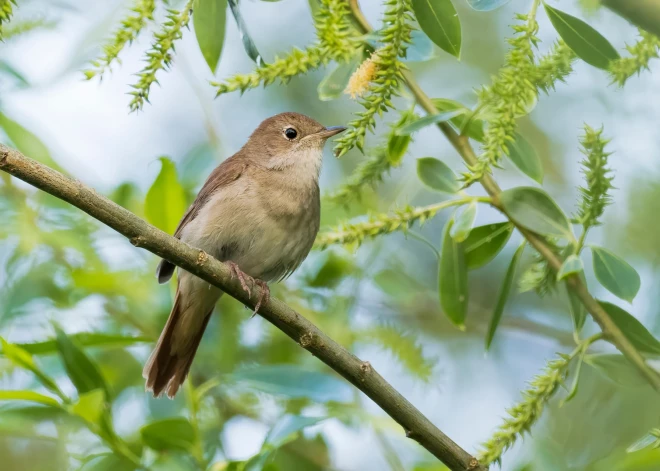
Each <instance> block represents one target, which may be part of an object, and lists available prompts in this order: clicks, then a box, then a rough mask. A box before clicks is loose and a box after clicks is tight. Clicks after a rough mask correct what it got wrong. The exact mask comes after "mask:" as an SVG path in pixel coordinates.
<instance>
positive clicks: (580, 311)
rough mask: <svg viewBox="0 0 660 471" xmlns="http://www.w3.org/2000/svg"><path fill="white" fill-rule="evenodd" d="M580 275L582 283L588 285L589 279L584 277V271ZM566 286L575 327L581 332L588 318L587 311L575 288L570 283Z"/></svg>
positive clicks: (577, 331)
mask: <svg viewBox="0 0 660 471" xmlns="http://www.w3.org/2000/svg"><path fill="white" fill-rule="evenodd" d="M579 276H580V279H581V280H582V283H584V286H587V280H586V279H585V277H584V272H582V273H580V275H579ZM565 288H566V294H567V296H568V303H569V308H570V311H571V319H572V320H573V329H574V330H575V332H576V333H580V331H581V330H582V327H583V326H584V322H585V321H586V320H587V311H586V309H585V308H584V304H582V301H580V298H579V297H578V295H577V294H575V293H574V292H573V290H571V289H569V287H568V285H567V286H566V287H565Z"/></svg>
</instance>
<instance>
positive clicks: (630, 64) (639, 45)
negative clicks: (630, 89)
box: [610, 30, 660, 87]
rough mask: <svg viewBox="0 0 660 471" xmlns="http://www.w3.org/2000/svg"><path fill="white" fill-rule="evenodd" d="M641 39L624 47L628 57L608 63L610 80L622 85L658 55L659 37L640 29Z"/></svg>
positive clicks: (647, 66)
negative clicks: (628, 54)
mask: <svg viewBox="0 0 660 471" xmlns="http://www.w3.org/2000/svg"><path fill="white" fill-rule="evenodd" d="M639 35H640V36H641V39H640V40H639V41H637V42H636V43H635V44H633V45H632V46H627V47H626V49H627V50H628V52H629V53H630V57H621V58H619V59H616V60H614V61H612V62H611V63H610V74H611V76H612V82H614V83H616V84H618V85H619V86H621V87H622V86H623V85H624V84H625V83H626V81H627V80H628V79H629V78H631V77H632V76H633V75H636V74H639V73H640V72H641V71H642V70H648V68H649V62H650V61H651V59H655V58H657V57H658V50H659V49H660V39H659V38H658V37H657V36H655V35H653V34H651V33H647V32H646V31H643V30H640V31H639Z"/></svg>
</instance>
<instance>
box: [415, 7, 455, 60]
mask: <svg viewBox="0 0 660 471" xmlns="http://www.w3.org/2000/svg"><path fill="white" fill-rule="evenodd" d="M412 7H413V11H414V12H415V17H416V18H417V22H418V23H419V26H420V27H421V28H422V31H424V32H425V33H426V35H427V36H428V37H429V38H430V39H431V41H433V42H434V43H435V44H436V45H437V46H438V47H440V49H442V50H443V51H446V52H448V53H449V54H451V55H452V56H455V57H458V58H460V56H461V21H460V19H459V18H458V13H456V9H455V8H454V5H453V4H452V3H451V0H412Z"/></svg>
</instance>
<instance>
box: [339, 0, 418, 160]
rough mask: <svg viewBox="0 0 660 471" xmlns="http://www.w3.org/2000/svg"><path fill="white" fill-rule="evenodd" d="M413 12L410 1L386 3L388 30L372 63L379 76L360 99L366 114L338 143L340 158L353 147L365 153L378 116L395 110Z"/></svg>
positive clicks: (354, 123)
mask: <svg viewBox="0 0 660 471" xmlns="http://www.w3.org/2000/svg"><path fill="white" fill-rule="evenodd" d="M411 8H412V7H411V4H410V0H387V1H386V2H385V13H384V15H383V24H384V25H385V27H384V28H383V29H382V30H381V31H380V35H381V40H382V42H383V46H382V47H381V48H380V49H378V51H377V53H376V54H374V55H373V57H372V58H371V59H369V60H373V62H374V63H375V65H376V69H377V71H376V75H375V77H374V78H373V80H371V83H370V86H369V89H368V93H367V94H365V96H363V97H361V98H360V99H359V102H360V104H361V105H362V107H363V108H364V110H363V111H361V112H360V113H357V116H358V117H357V119H354V120H353V121H351V122H350V123H348V131H346V133H344V135H343V136H342V137H341V138H340V139H337V141H336V142H337V145H336V146H335V150H334V151H335V155H336V156H337V157H341V156H342V155H344V154H346V152H348V151H349V150H351V149H352V148H353V147H357V148H358V149H360V150H361V151H362V150H363V149H364V139H365V135H366V133H367V130H371V131H373V130H374V128H375V126H376V116H377V115H379V116H380V115H382V114H383V112H386V111H388V110H389V109H390V108H393V107H394V105H393V104H392V98H393V97H394V96H396V95H398V89H399V86H400V83H401V80H402V78H403V75H402V73H403V71H404V70H405V65H404V64H403V62H401V60H400V59H401V58H404V57H405V56H406V50H407V48H408V45H409V44H410V43H411V39H410V35H411V33H412V30H413V27H412V21H414V18H413V16H412V13H411Z"/></svg>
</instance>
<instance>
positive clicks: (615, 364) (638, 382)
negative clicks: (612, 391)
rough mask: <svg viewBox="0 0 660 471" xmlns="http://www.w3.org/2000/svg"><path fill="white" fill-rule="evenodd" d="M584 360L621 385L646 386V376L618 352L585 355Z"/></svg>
mask: <svg viewBox="0 0 660 471" xmlns="http://www.w3.org/2000/svg"><path fill="white" fill-rule="evenodd" d="M584 361H585V363H587V364H589V365H591V366H593V367H594V368H596V369H597V370H598V371H599V372H600V373H601V374H602V375H603V376H605V377H606V378H607V379H609V380H610V381H613V382H614V383H616V384H619V385H621V386H627V387H634V388H639V387H646V386H648V382H647V381H646V378H644V376H642V374H641V373H640V372H639V371H637V368H635V367H634V365H632V364H631V363H630V361H628V359H627V358H626V357H624V356H623V355H621V354H620V353H615V354H609V353H608V354H600V355H585V357H584Z"/></svg>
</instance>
